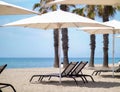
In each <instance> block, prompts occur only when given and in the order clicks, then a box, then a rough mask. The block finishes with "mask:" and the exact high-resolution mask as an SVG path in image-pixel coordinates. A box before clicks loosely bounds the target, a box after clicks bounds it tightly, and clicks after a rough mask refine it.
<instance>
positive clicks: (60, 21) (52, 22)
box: [3, 10, 105, 29]
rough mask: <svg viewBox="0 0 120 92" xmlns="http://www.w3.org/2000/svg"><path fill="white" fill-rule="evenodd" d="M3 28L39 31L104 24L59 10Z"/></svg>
mask: <svg viewBox="0 0 120 92" xmlns="http://www.w3.org/2000/svg"><path fill="white" fill-rule="evenodd" d="M3 26H22V27H31V28H40V29H53V28H66V27H87V26H92V27H94V26H97V27H103V26H105V25H104V24H102V23H100V22H97V21H95V20H92V19H89V18H86V17H82V16H79V15H77V14H73V13H69V12H64V11H61V10H58V11H54V12H49V13H46V14H42V15H37V16H34V17H30V18H26V19H23V20H19V21H16V22H12V23H8V24H5V25H3Z"/></svg>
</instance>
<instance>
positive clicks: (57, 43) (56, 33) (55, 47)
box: [54, 29, 59, 68]
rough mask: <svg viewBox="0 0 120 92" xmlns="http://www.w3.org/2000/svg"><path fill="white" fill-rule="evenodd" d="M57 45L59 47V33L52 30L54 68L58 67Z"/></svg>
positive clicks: (56, 30)
mask: <svg viewBox="0 0 120 92" xmlns="http://www.w3.org/2000/svg"><path fill="white" fill-rule="evenodd" d="M58 45H59V32H58V29H54V67H56V68H58V67H59V56H58Z"/></svg>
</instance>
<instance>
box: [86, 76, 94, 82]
mask: <svg viewBox="0 0 120 92" xmlns="http://www.w3.org/2000/svg"><path fill="white" fill-rule="evenodd" d="M85 76H88V77H90V78H91V79H92V81H93V82H95V81H94V79H93V77H92V76H91V75H84V77H85Z"/></svg>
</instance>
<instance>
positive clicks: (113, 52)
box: [112, 29, 115, 77]
mask: <svg viewBox="0 0 120 92" xmlns="http://www.w3.org/2000/svg"><path fill="white" fill-rule="evenodd" d="M112 50H113V51H112V57H113V59H112V63H113V69H112V70H113V74H112V76H113V77H114V60H115V57H114V54H115V34H114V29H113V49H112Z"/></svg>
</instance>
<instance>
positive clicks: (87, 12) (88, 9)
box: [73, 5, 96, 67]
mask: <svg viewBox="0 0 120 92" xmlns="http://www.w3.org/2000/svg"><path fill="white" fill-rule="evenodd" d="M73 12H74V13H77V14H79V15H82V16H86V17H89V18H91V19H94V17H95V16H96V12H95V6H91V5H86V6H85V7H83V8H81V9H80V8H78V9H75V10H73ZM95 38H96V37H95V35H94V34H91V35H90V48H91V54H90V62H89V67H94V55H95V47H96V46H95V44H96V43H95Z"/></svg>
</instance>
